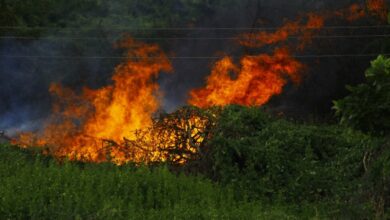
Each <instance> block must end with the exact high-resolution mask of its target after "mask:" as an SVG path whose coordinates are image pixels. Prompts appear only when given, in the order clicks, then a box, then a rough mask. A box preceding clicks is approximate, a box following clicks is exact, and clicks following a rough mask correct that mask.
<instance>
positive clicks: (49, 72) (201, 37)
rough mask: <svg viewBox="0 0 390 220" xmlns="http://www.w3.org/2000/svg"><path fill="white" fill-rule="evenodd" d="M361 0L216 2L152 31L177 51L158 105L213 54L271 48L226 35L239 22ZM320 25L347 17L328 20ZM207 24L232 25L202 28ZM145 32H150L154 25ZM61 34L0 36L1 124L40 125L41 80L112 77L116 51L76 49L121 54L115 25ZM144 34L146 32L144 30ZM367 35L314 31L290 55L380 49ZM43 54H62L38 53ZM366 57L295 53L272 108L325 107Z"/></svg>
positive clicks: (195, 77) (200, 71)
mask: <svg viewBox="0 0 390 220" xmlns="http://www.w3.org/2000/svg"><path fill="white" fill-rule="evenodd" d="M180 2H181V1H177V4H174V6H175V8H176V9H178V10H183V8H181V7H180ZM364 2H365V1H364V0H361V1H352V0H342V1H340V0H312V1H308V0H296V1H285V0H272V1H269V0H242V1H236V3H234V4H221V6H220V7H218V8H213V9H205V10H204V13H203V15H202V18H201V19H200V20H198V21H196V22H195V23H194V24H185V25H183V26H185V27H191V26H192V27H194V29H183V30H174V31H172V30H161V31H160V32H159V33H157V34H158V35H157V36H162V37H161V38H164V37H167V38H176V39H163V40H154V41H155V42H156V43H159V44H160V45H162V47H163V48H164V49H165V50H166V52H167V53H168V54H169V56H172V57H176V59H172V64H173V69H174V73H171V74H161V76H160V78H159V79H158V80H159V84H160V88H161V91H162V93H163V100H162V108H163V109H164V110H165V111H173V110H174V109H176V108H177V107H178V106H181V105H185V104H186V101H187V99H188V91H189V90H191V89H193V88H197V87H201V86H202V85H204V83H205V78H206V76H207V75H209V74H210V68H211V66H212V65H213V64H214V63H215V62H216V61H217V59H214V58H213V57H217V56H218V57H220V56H222V55H226V54H228V55H231V56H234V57H240V56H241V55H243V54H247V53H259V52H265V53H267V52H270V51H271V50H272V48H261V49H259V50H256V51H253V50H250V49H247V48H244V47H242V46H240V45H239V44H238V43H237V41H235V40H233V39H232V38H235V37H237V36H238V35H239V34H242V32H243V30H239V29H236V28H242V27H249V28H251V27H278V26H281V25H282V24H283V23H284V22H285V21H286V20H291V19H295V18H296V17H297V16H299V15H301V14H302V13H305V12H310V11H314V12H320V11H329V10H330V11H331V10H336V9H340V8H345V7H347V6H348V5H350V4H352V3H364ZM105 4H107V7H110V8H114V9H115V8H116V9H118V10H119V9H121V7H120V5H117V4H114V3H105ZM110 10H111V9H110ZM110 10H107V11H110ZM182 13H183V14H186V13H189V12H186V11H183V12H182ZM91 14H93V13H91ZM95 14H98V16H103V15H99V12H96V13H95ZM372 24H378V22H377V21H373V20H370V19H365V20H363V21H360V23H359V22H358V23H354V24H353V25H372ZM121 25H122V24H121ZM131 25H133V24H131ZM131 25H130V26H129V27H131ZM326 25H329V26H332V25H351V24H350V23H348V22H346V21H345V22H340V21H336V20H335V21H331V22H330V23H327V24H326ZM102 26H104V24H102ZM122 26H125V25H124V24H123V25H122ZM214 27H217V28H226V27H229V28H231V29H209V28H214ZM378 31H379V32H381V34H383V33H386V30H378V29H376V30H375V29H374V30H353V31H351V30H333V32H329V31H324V32H322V34H328V35H359V34H377V33H378ZM150 33H151V34H154V36H155V35H156V33H155V32H154V33H152V32H150ZM61 34H62V33H61V32H58V31H52V30H47V31H46V32H44V33H43V34H42V36H41V38H37V39H26V40H4V39H3V40H1V41H0V57H1V58H0V130H1V129H5V130H12V131H16V130H19V129H20V130H34V129H36V128H39V126H40V123H41V122H42V120H44V118H46V117H47V115H48V114H49V113H50V110H51V96H50V94H49V92H48V88H49V85H50V83H52V82H57V83H60V84H63V85H64V86H66V87H70V88H72V89H76V90H79V89H81V88H82V87H83V86H88V87H91V88H98V87H101V86H104V85H107V84H109V83H111V82H110V78H111V74H112V73H113V72H114V68H115V66H116V65H117V64H118V63H120V62H121V60H120V59H79V58H77V57H95V56H104V57H112V56H121V55H122V51H120V50H117V49H115V48H113V42H114V41H115V39H118V38H120V34H119V33H118V31H116V32H115V31H110V30H105V31H100V32H99V31H90V32H87V33H82V34H79V35H78V36H82V37H83V36H84V37H85V36H88V37H96V36H98V37H102V38H103V39H101V40H93V39H55V38H50V36H61ZM72 34H73V35H74V34H75V33H72ZM10 35H12V33H10ZM144 35H145V36H147V35H148V32H146V33H144ZM185 38H187V39H185ZM188 38H191V39H188ZM205 38H206V39H205ZM151 41H153V40H151ZM372 42H373V39H359V38H357V39H315V41H314V42H313V44H312V46H311V47H309V48H307V49H306V50H305V51H303V52H300V54H297V55H305V54H356V53H377V52H378V51H379V50H380V49H381V48H380V46H375V45H374V46H370V47H369V46H367V45H368V44H372ZM379 44H380V43H379ZM379 44H378V45H379ZM11 56H24V57H23V58H15V57H11ZM50 56H52V57H66V58H39V57H50ZM37 57H38V58H37ZM186 57H187V58H188V57H198V59H192V58H189V59H186ZM370 59H373V58H372V57H371V58H368V57H364V58H362V57H360V58H357V57H350V58H328V59H305V60H302V62H304V63H305V64H306V65H307V66H308V67H309V68H308V69H307V70H306V72H305V78H304V81H303V83H302V84H301V86H299V87H296V86H293V85H288V86H286V88H285V92H284V93H283V94H282V95H281V96H278V97H275V98H273V99H272V100H271V102H270V103H269V105H270V106H271V107H273V108H274V109H277V110H278V111H283V112H285V113H291V114H292V115H307V114H329V113H330V105H331V101H332V100H333V99H335V98H338V97H341V96H343V95H345V89H344V86H345V84H356V83H359V82H361V81H362V79H363V77H362V76H363V73H364V69H365V68H366V67H367V66H368V65H369V60H370Z"/></svg>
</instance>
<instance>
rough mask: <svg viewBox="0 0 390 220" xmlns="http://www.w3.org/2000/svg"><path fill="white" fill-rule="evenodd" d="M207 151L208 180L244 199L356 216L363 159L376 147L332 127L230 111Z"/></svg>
mask: <svg viewBox="0 0 390 220" xmlns="http://www.w3.org/2000/svg"><path fill="white" fill-rule="evenodd" d="M210 146H211V148H212V154H211V160H212V164H213V165H212V166H213V172H212V173H211V175H212V176H213V177H214V178H215V179H217V180H218V181H220V182H222V183H224V184H231V185H234V186H235V187H236V188H239V189H245V190H246V191H247V195H248V196H249V197H252V198H256V199H265V200H267V201H275V200H276V201H280V200H282V201H284V202H290V203H291V202H292V203H305V202H314V201H332V203H333V204H334V205H336V204H339V205H342V206H351V207H352V206H353V207H355V211H358V210H359V209H361V208H365V207H364V206H366V205H367V204H365V203H364V202H362V203H361V202H358V200H359V199H361V198H359V196H362V194H363V191H364V190H365V189H364V188H362V187H363V185H362V178H363V177H364V175H365V168H364V164H363V158H364V157H365V154H366V152H369V151H371V150H372V149H376V148H377V146H378V142H377V141H375V140H374V139H372V138H370V137H368V136H366V135H364V134H361V133H359V132H354V131H352V130H349V129H343V128H341V127H337V126H327V125H322V126H314V125H304V124H297V123H293V122H288V121H286V120H284V119H276V118H272V117H271V116H269V115H268V114H266V113H264V112H263V111H261V110H259V109H257V108H246V107H239V106H231V107H228V108H226V109H225V110H224V111H223V113H222V116H221V118H220V121H219V122H218V126H217V128H216V133H215V136H214V138H213V139H212V140H211V143H210ZM359 193H361V194H360V195H359ZM361 210H363V209H361ZM344 212H345V210H344Z"/></svg>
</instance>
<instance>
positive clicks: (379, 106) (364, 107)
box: [333, 56, 390, 135]
mask: <svg viewBox="0 0 390 220" xmlns="http://www.w3.org/2000/svg"><path fill="white" fill-rule="evenodd" d="M365 77H366V82H365V83H362V84H360V85H357V86H347V89H348V90H349V91H350V94H349V95H348V96H347V97H345V98H343V99H340V100H337V101H334V107H333V108H334V109H335V110H336V115H337V116H338V117H340V122H341V124H345V125H348V126H351V127H353V128H356V129H359V130H362V131H365V132H369V133H372V134H377V135H378V134H379V135H384V134H388V132H389V131H390V58H386V57H384V56H379V57H378V58H377V59H376V60H374V61H372V62H371V67H370V68H369V69H368V70H367V71H366V73H365Z"/></svg>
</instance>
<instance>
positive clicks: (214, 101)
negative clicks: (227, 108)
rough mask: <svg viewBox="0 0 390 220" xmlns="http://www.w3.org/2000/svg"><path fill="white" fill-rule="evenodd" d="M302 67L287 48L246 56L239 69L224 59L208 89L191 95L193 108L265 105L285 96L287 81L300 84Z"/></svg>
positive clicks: (230, 60) (217, 65)
mask: <svg viewBox="0 0 390 220" xmlns="http://www.w3.org/2000/svg"><path fill="white" fill-rule="evenodd" d="M302 67H303V65H302V64H301V63H300V62H298V61H297V60H296V59H294V58H292V57H291V56H290V53H289V52H288V50H287V49H285V48H283V49H277V50H275V52H274V54H273V55H267V54H261V55H257V56H245V57H243V58H242V59H241V66H240V67H237V66H236V65H235V64H234V63H233V61H232V59H231V58H229V57H225V58H224V59H222V60H220V61H219V62H217V63H216V65H215V66H214V69H213V71H212V73H211V75H210V76H209V77H208V79H207V85H206V87H205V88H202V89H196V90H193V91H191V94H190V95H191V100H190V104H192V105H195V106H198V107H202V108H204V107H210V106H214V105H217V106H224V105H228V104H239V105H263V104H264V103H266V102H267V101H268V100H269V99H270V98H271V97H272V96H273V95H275V94H280V93H281V92H282V88H283V86H284V85H285V84H286V83H287V78H290V79H291V80H293V81H294V82H296V83H298V82H299V81H300V76H299V74H298V73H299V71H300V70H301V69H302Z"/></svg>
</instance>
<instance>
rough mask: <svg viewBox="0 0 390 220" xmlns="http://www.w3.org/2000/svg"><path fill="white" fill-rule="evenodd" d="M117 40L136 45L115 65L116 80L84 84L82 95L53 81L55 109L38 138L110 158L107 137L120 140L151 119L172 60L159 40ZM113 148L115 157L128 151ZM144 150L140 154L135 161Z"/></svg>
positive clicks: (69, 152)
mask: <svg viewBox="0 0 390 220" xmlns="http://www.w3.org/2000/svg"><path fill="white" fill-rule="evenodd" d="M118 46H119V47H121V48H131V49H128V52H127V54H126V55H127V57H128V58H127V60H126V62H124V63H122V64H120V65H119V66H118V67H117V68H116V69H115V72H114V74H113V77H112V85H109V86H106V87H103V88H100V89H97V90H93V89H89V88H84V89H83V91H82V94H80V95H77V94H76V93H75V92H74V91H72V90H70V89H67V88H63V87H62V86H60V85H58V84H52V85H51V87H50V92H51V93H52V94H53V95H54V97H56V101H55V103H54V107H53V115H52V116H51V118H50V120H49V121H48V122H47V126H46V129H45V130H44V132H43V134H41V135H40V136H38V137H37V139H38V141H37V142H36V144H38V145H49V146H50V147H51V149H50V150H51V151H54V152H53V153H54V154H55V155H57V156H67V157H70V158H71V159H78V160H88V161H95V162H99V161H105V160H106V159H107V158H106V157H107V153H106V151H105V149H104V148H105V145H104V144H102V140H110V141H114V142H118V143H120V142H122V141H123V138H124V137H126V138H129V139H132V138H135V131H136V130H140V129H143V128H147V127H148V126H151V125H152V115H153V114H154V113H155V112H156V111H157V110H158V107H159V101H158V88H159V87H158V85H157V83H156V82H155V81H156V80H155V78H156V77H157V76H158V74H159V73H160V72H162V71H164V72H169V71H171V65H170V62H169V60H168V58H167V57H166V56H165V55H164V53H163V52H162V51H161V50H160V48H159V47H158V46H157V45H147V44H143V43H140V42H136V41H134V40H132V39H127V40H123V41H121V42H120V43H118ZM145 147H150V146H145ZM109 154H110V155H109V157H111V159H112V160H114V161H115V160H118V158H117V157H122V156H123V155H120V154H118V151H115V150H112V151H111V152H109ZM141 156H142V155H135V158H133V159H134V161H137V160H138V157H141Z"/></svg>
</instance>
